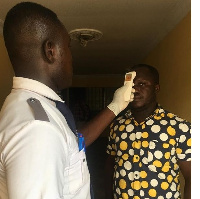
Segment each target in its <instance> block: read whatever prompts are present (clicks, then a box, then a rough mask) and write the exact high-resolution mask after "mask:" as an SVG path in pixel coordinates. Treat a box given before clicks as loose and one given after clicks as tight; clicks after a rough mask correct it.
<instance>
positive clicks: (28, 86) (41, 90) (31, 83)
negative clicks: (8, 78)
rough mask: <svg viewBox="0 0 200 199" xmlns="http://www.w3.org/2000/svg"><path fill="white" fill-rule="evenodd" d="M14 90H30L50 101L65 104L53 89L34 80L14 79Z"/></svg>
mask: <svg viewBox="0 0 200 199" xmlns="http://www.w3.org/2000/svg"><path fill="white" fill-rule="evenodd" d="M13 89H25V90H29V91H32V92H35V93H37V94H40V95H42V96H44V97H47V98H49V99H52V100H56V101H60V102H64V101H63V100H62V99H61V98H60V97H59V96H58V94H56V93H55V92H54V91H53V90H52V89H51V88H49V87H48V86H46V85H45V84H43V83H41V82H38V81H36V80H33V79H29V78H24V77H13Z"/></svg>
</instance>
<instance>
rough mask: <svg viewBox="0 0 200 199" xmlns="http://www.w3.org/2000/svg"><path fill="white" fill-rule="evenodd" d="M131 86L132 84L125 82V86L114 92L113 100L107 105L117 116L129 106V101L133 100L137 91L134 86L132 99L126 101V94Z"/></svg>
mask: <svg viewBox="0 0 200 199" xmlns="http://www.w3.org/2000/svg"><path fill="white" fill-rule="evenodd" d="M129 86H130V85H128V84H125V85H124V86H122V87H120V88H118V89H117V90H116V91H115V93H114V96H113V100H112V102H111V103H110V104H109V105H108V106H107V107H108V108H109V109H110V110H111V111H113V113H114V114H115V115H116V116H117V115H118V114H119V113H120V112H121V111H123V110H124V109H125V108H126V107H127V106H128V104H129V102H132V101H133V98H134V92H135V89H134V88H132V91H131V98H130V100H129V101H125V97H124V94H125V92H126V91H127V89H128V88H129Z"/></svg>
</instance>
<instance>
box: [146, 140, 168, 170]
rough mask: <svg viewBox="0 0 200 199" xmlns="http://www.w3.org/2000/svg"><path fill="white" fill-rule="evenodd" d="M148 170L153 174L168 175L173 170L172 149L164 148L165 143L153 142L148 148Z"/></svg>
mask: <svg viewBox="0 0 200 199" xmlns="http://www.w3.org/2000/svg"><path fill="white" fill-rule="evenodd" d="M147 156H148V157H147V161H148V168H149V170H150V171H153V172H159V173H160V172H161V173H167V172H168V171H169V170H170V168H171V165H170V164H171V163H170V162H171V161H170V158H171V149H170V147H169V148H164V147H163V142H161V141H158V140H152V141H150V142H149V148H148V155H147Z"/></svg>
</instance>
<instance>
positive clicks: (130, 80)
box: [124, 71, 136, 102]
mask: <svg viewBox="0 0 200 199" xmlns="http://www.w3.org/2000/svg"><path fill="white" fill-rule="evenodd" d="M135 76H136V72H135V71H132V72H128V73H126V74H125V80H124V85H126V84H127V85H128V89H127V90H126V92H125V93H124V99H125V101H126V102H127V101H129V100H130V99H131V91H132V87H133V80H134V78H135Z"/></svg>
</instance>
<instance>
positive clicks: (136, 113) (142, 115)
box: [131, 102, 157, 123]
mask: <svg viewBox="0 0 200 199" xmlns="http://www.w3.org/2000/svg"><path fill="white" fill-rule="evenodd" d="M156 108H157V102H154V103H152V104H150V105H149V104H148V106H144V107H140V108H135V109H134V108H132V109H131V111H132V115H133V117H134V119H135V120H136V121H137V122H138V123H141V122H143V121H145V119H146V118H148V117H149V116H151V115H152V114H153V112H154V111H155V110H156Z"/></svg>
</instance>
